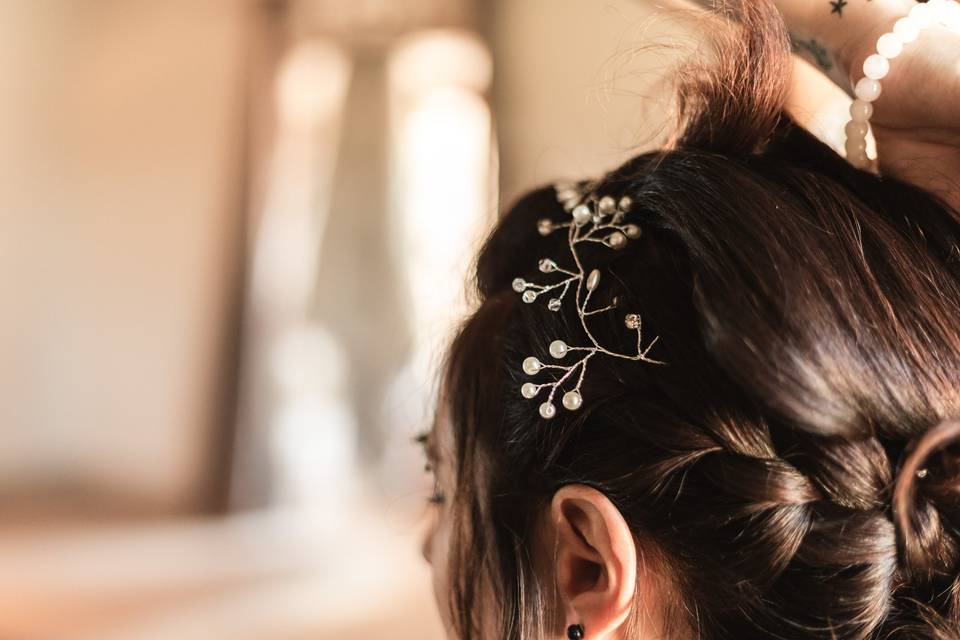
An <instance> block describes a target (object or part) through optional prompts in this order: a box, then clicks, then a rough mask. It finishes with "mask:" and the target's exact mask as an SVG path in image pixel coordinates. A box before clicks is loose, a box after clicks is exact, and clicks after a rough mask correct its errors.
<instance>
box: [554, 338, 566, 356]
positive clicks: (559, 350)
mask: <svg viewBox="0 0 960 640" xmlns="http://www.w3.org/2000/svg"><path fill="white" fill-rule="evenodd" d="M567 348H568V347H567V343H566V342H564V341H563V340H554V341H553V342H551V343H550V355H552V356H553V357H554V358H556V359H557V360H559V359H560V358H562V357H563V356H565V355H567Z"/></svg>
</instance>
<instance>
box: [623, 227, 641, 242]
mask: <svg viewBox="0 0 960 640" xmlns="http://www.w3.org/2000/svg"><path fill="white" fill-rule="evenodd" d="M623 232H624V233H625V234H627V237H628V238H632V239H633V240H636V239H637V238H639V237H640V233H641V231H640V227H638V226H637V225H635V224H628V225H627V226H625V227H624V228H623Z"/></svg>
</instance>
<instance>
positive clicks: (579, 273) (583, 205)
mask: <svg viewBox="0 0 960 640" xmlns="http://www.w3.org/2000/svg"><path fill="white" fill-rule="evenodd" d="M554 188H555V190H556V192H557V200H558V201H559V202H560V203H561V204H562V205H563V209H564V211H566V212H567V213H569V214H570V216H571V220H570V221H568V222H556V221H554V220H551V219H548V218H543V219H541V220H538V221H537V231H538V232H539V233H540V235H543V236H547V235H550V234H551V233H553V232H554V231H557V230H558V229H566V230H567V244H568V246H569V248H570V258H571V261H572V263H573V264H572V266H570V265H568V267H569V268H568V267H564V266H561V265H560V264H559V263H558V262H557V261H556V260H554V259H552V258H541V259H540V260H539V262H538V266H539V270H540V272H541V273H543V274H547V275H550V274H558V275H559V280H557V281H555V282H552V283H550V284H537V283H535V282H528V281H527V280H525V279H523V278H516V279H514V281H513V289H514V291H516V292H517V293H519V294H520V297H521V299H522V300H523V301H524V302H526V303H528V304H532V303H533V302H535V301H536V300H538V299H539V298H540V297H541V296H544V295H548V296H549V298H548V300H547V309H549V310H550V311H559V310H560V308H561V305H562V304H563V300H564V298H566V296H567V294H568V293H570V291H571V289H573V291H574V294H573V296H574V298H575V301H576V307H577V316H578V317H579V318H580V325H581V327H582V328H583V331H584V333H585V334H586V335H587V338H588V339H589V340H590V342H591V346H570V345H568V344H567V343H566V342H564V341H563V340H560V339H556V340H553V341H552V342H551V343H550V347H549V352H550V357H551V358H553V359H554V360H556V361H562V360H564V359H565V358H566V357H567V356H568V355H570V354H571V353H574V352H577V353H580V354H582V355H581V356H580V357H579V358H578V359H577V361H576V362H574V363H573V364H571V365H564V364H548V363H545V362H543V361H541V360H540V359H539V358H537V357H536V356H529V357H527V358H525V359H524V360H523V364H522V367H523V372H524V373H525V374H527V375H528V376H531V377H532V376H536V375H537V374H539V373H540V372H541V371H544V370H546V369H555V370H558V371H562V372H563V373H562V375H561V376H560V378H559V379H557V380H556V381H554V382H546V383H542V384H535V383H533V382H525V383H524V384H523V385H522V386H521V387H520V393H521V395H522V396H523V397H524V398H527V399H528V400H532V399H534V398H536V397H537V396H538V395H539V394H540V392H541V391H542V390H543V389H549V390H550V394H549V396H548V397H547V399H546V400H545V401H544V402H543V403H541V404H540V415H541V416H542V417H543V418H545V419H547V420H549V419H550V418H553V417H554V416H556V415H557V407H556V405H554V397H555V396H556V394H557V392H558V390H562V389H563V385H564V383H566V382H567V381H568V380H569V379H570V378H571V377H572V376H573V375H574V374H575V373H576V372H577V371H579V375H578V376H577V379H576V385H575V386H574V387H573V388H572V389H569V390H567V391H566V392H565V393H564V394H563V396H562V398H561V404H562V405H563V407H564V409H567V410H569V411H575V410H577V409H579V408H580V407H581V406H582V405H583V396H582V395H581V393H580V388H581V386H582V385H583V379H584V376H585V375H586V373H587V364H588V363H589V361H590V358H592V357H593V356H595V355H597V354H598V353H602V354H604V355H607V356H612V357H615V358H622V359H624V360H638V361H639V360H642V361H644V362H649V363H651V364H666V363H665V362H662V361H660V360H653V359H651V358H648V357H647V353H648V352H649V351H650V349H651V348H652V347H653V345H654V344H655V343H656V342H657V339H658V338H659V336H658V337H656V338H654V339H653V340H651V341H650V343H649V344H648V345H647V346H646V348H644V347H643V346H642V344H643V334H642V322H641V320H640V314H638V313H627V314H626V315H625V316H624V320H623V321H624V326H625V327H626V328H627V329H628V330H630V331H635V332H636V334H637V351H636V353H620V352H617V351H613V350H610V349H607V348H605V347H603V346H602V345H601V344H600V343H599V342H598V341H597V339H596V337H595V336H594V335H593V333H592V332H591V331H590V327H589V326H587V318H588V317H590V316H594V315H597V314H600V313H603V312H606V311H611V310H613V309H616V308H617V307H618V305H619V298H614V299H613V301H612V302H611V304H608V305H607V306H605V307H601V308H598V309H588V306H589V304H590V298H591V296H592V295H593V292H594V291H596V289H597V287H598V286H599V284H600V278H601V274H600V271H599V270H598V269H591V270H590V271H589V272H588V271H587V270H586V268H585V267H584V265H583V261H582V259H581V257H580V254H579V253H578V252H577V246H578V245H580V244H582V243H587V242H592V243H598V244H602V245H604V246H606V247H608V248H610V249H613V250H615V251H619V250H621V249H623V248H624V247H626V246H627V244H628V243H629V242H630V240H637V239H638V238H640V236H641V229H640V226H639V225H637V224H635V223H627V222H625V218H626V216H627V214H628V213H629V212H630V209H631V208H632V206H633V201H632V200H631V199H630V197H629V196H623V197H622V198H620V199H619V200H616V199H615V198H613V197H612V196H609V195H605V196H602V197H600V198H597V196H596V194H594V193H593V192H592V190H591V189H590V188H581V186H580V185H579V184H574V183H560V184H557V185H555V186H554Z"/></svg>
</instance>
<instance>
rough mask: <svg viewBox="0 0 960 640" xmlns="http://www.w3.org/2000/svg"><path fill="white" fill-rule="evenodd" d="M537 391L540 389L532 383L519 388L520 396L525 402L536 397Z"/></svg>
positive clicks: (525, 383)
mask: <svg viewBox="0 0 960 640" xmlns="http://www.w3.org/2000/svg"><path fill="white" fill-rule="evenodd" d="M538 391H540V387H538V386H537V385H535V384H533V383H532V382H524V383H523V386H521V387H520V395H522V396H523V397H524V398H526V399H527V400H529V399H531V398H533V397H534V396H536V395H537V392H538Z"/></svg>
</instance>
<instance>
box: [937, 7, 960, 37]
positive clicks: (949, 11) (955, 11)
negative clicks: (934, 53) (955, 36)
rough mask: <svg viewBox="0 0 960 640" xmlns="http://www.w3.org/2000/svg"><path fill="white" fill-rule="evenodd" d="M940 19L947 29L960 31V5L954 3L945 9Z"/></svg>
mask: <svg viewBox="0 0 960 640" xmlns="http://www.w3.org/2000/svg"><path fill="white" fill-rule="evenodd" d="M940 19H941V21H942V22H943V24H945V25H946V26H947V28H949V29H953V30H955V31H960V4H957V3H955V2H954V3H951V4H949V5H947V6H946V7H944V8H943V15H942V16H941V18H940Z"/></svg>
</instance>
